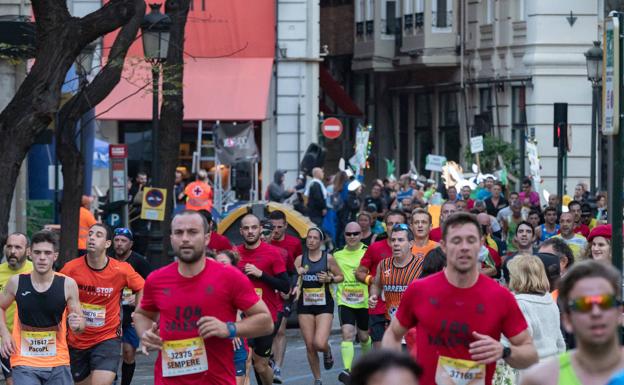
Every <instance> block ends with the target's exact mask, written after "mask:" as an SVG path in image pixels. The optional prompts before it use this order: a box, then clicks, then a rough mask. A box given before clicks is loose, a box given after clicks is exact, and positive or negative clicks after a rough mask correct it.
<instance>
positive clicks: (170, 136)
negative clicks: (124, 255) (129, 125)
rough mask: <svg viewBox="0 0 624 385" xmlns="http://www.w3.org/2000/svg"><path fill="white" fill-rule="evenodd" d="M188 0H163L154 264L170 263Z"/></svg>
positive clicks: (182, 106)
mask: <svg viewBox="0 0 624 385" xmlns="http://www.w3.org/2000/svg"><path fill="white" fill-rule="evenodd" d="M189 4H190V1H189V0H167V2H166V3H165V12H166V13H167V14H168V15H169V16H170V17H171V22H172V24H171V34H170V36H169V51H168V53H167V62H166V64H165V65H164V66H163V104H162V107H161V110H160V133H159V134H160V135H159V137H160V143H159V151H158V156H159V159H160V172H161V175H160V176H159V178H158V180H159V182H160V186H165V187H166V188H167V204H166V210H165V220H164V221H163V222H162V223H161V231H162V234H163V240H162V242H163V243H162V245H163V248H162V249H163V252H162V255H161V256H160V258H159V260H158V264H159V265H160V266H163V265H165V264H167V263H169V262H170V258H169V245H170V237H169V235H170V228H171V213H172V207H173V185H174V182H175V169H176V166H177V163H178V154H179V153H180V128H181V127H182V123H183V119H184V102H183V90H182V80H183V79H182V76H183V73H184V28H185V26H186V20H187V16H188V12H189Z"/></svg>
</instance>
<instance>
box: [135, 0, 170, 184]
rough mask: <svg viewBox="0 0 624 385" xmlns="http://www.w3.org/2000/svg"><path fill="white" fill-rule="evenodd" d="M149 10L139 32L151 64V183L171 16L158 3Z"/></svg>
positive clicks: (155, 165) (155, 179)
mask: <svg viewBox="0 0 624 385" xmlns="http://www.w3.org/2000/svg"><path fill="white" fill-rule="evenodd" d="M150 8H151V11H150V13H148V14H147V15H145V17H144V18H143V22H142V23H141V32H142V36H143V53H144V55H145V60H147V61H148V62H149V63H150V64H151V65H152V87H153V91H152V101H153V102H152V185H153V186H156V185H157V184H158V183H159V180H158V175H159V172H158V156H157V153H158V88H159V87H158V80H159V78H160V69H161V64H162V63H163V62H164V61H165V60H167V51H168V49H169V31H170V30H171V18H169V16H168V15H165V14H163V13H161V12H160V4H150Z"/></svg>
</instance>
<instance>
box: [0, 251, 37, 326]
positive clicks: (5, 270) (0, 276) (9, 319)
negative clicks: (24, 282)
mask: <svg viewBox="0 0 624 385" xmlns="http://www.w3.org/2000/svg"><path fill="white" fill-rule="evenodd" d="M32 269H33V264H32V262H30V261H29V260H26V261H25V262H24V265H23V266H22V267H21V268H20V269H19V270H12V269H11V268H10V267H9V264H8V263H6V262H5V263H1V264H0V291H2V290H4V287H5V286H6V284H7V282H9V278H11V277H12V276H14V275H16V274H25V273H30V272H31V271H32ZM4 313H5V316H6V318H5V319H6V325H7V328H8V329H9V331H10V332H12V331H13V317H14V316H15V301H13V303H12V304H11V306H9V307H8V308H7V309H6V310H5V311H4Z"/></svg>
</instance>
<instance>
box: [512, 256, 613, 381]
mask: <svg viewBox="0 0 624 385" xmlns="http://www.w3.org/2000/svg"><path fill="white" fill-rule="evenodd" d="M621 287H622V286H621V279H620V272H618V271H617V270H616V269H615V268H613V267H612V266H611V265H607V264H604V263H600V262H596V261H593V260H588V261H583V262H580V263H577V264H575V265H574V266H573V267H572V268H571V269H570V270H568V272H567V274H566V275H564V276H563V278H562V280H561V282H560V285H559V304H560V307H561V310H562V312H563V318H562V319H563V323H564V326H565V328H566V329H567V330H568V331H569V332H571V333H574V335H575V337H576V349H574V350H570V351H567V352H565V353H562V354H561V355H559V357H556V358H552V359H550V360H546V361H544V362H543V363H540V364H539V365H536V366H534V367H533V368H531V369H529V370H528V371H527V372H526V374H525V375H524V376H523V377H522V379H521V384H522V385H533V384H540V385H556V384H606V383H607V382H609V379H610V378H611V377H613V375H614V374H615V373H617V372H619V371H621V370H622V369H624V354H623V351H622V347H621V346H620V343H619V339H618V328H619V324H620V322H619V321H620V317H621V314H622V306H621V302H620V290H621Z"/></svg>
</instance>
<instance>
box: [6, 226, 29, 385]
mask: <svg viewBox="0 0 624 385" xmlns="http://www.w3.org/2000/svg"><path fill="white" fill-rule="evenodd" d="M28 243H29V242H28V238H27V237H26V235H24V234H22V233H13V234H11V235H9V237H8V238H7V242H6V245H4V258H5V260H6V262H4V263H2V264H0V291H2V290H3V289H4V288H5V286H6V285H7V282H9V279H10V278H11V277H12V276H14V275H16V274H25V273H30V272H31V271H32V269H33V265H32V262H30V261H29V260H28V254H29V253H30V248H29V246H30V245H29V244H28ZM5 314H6V325H7V328H8V329H9V332H12V331H13V316H14V315H15V303H11V305H10V306H9V307H8V308H7V309H6V310H5ZM0 363H1V364H2V373H3V374H4V379H5V380H6V382H7V385H13V379H12V374H11V361H10V360H9V359H8V358H4V357H1V358H0Z"/></svg>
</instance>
